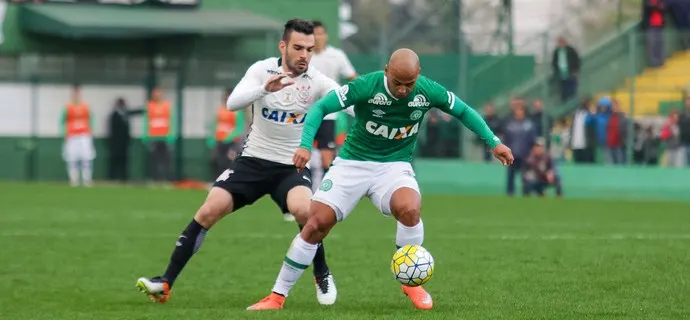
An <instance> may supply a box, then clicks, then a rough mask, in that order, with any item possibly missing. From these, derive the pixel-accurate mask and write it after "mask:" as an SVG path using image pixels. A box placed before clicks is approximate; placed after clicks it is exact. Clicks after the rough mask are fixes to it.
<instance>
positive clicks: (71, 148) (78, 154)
mask: <svg viewBox="0 0 690 320" xmlns="http://www.w3.org/2000/svg"><path fill="white" fill-rule="evenodd" d="M62 158H63V159H64V160H65V161H67V162H73V161H92V160H93V159H95V158H96V150H95V149H94V147H93V138H92V137H91V136H90V135H81V136H74V137H69V138H67V139H65V142H64V144H63V145H62Z"/></svg>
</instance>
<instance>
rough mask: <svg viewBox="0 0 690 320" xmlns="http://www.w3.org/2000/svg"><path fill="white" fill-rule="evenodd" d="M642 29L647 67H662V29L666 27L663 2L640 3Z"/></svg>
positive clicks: (664, 58)
mask: <svg viewBox="0 0 690 320" xmlns="http://www.w3.org/2000/svg"><path fill="white" fill-rule="evenodd" d="M642 6H643V7H642V28H643V29H644V30H645V41H646V43H647V54H648V55H649V65H650V66H652V67H661V66H663V65H664V60H666V56H665V54H664V27H665V26H666V17H665V13H666V3H665V0H644V1H643V2H642Z"/></svg>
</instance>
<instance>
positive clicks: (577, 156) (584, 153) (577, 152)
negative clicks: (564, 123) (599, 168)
mask: <svg viewBox="0 0 690 320" xmlns="http://www.w3.org/2000/svg"><path fill="white" fill-rule="evenodd" d="M573 161H575V163H594V150H592V149H591V148H585V149H574V150H573Z"/></svg>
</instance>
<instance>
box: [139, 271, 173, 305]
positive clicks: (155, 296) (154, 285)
mask: <svg viewBox="0 0 690 320" xmlns="http://www.w3.org/2000/svg"><path fill="white" fill-rule="evenodd" d="M137 288H138V289H139V291H141V292H143V293H146V295H147V296H148V297H149V299H150V300H151V301H153V302H159V303H166V302H167V301H168V299H169V298H170V285H169V284H168V282H167V281H165V280H164V279H163V278H161V277H155V278H151V279H147V278H139V279H138V280H137Z"/></svg>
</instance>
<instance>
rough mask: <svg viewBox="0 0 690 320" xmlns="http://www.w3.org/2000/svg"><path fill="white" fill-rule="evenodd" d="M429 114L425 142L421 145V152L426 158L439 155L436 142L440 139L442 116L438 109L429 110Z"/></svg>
mask: <svg viewBox="0 0 690 320" xmlns="http://www.w3.org/2000/svg"><path fill="white" fill-rule="evenodd" d="M427 115H428V116H427V120H426V130H425V137H424V143H423V144H422V145H421V148H420V154H421V156H422V157H425V158H436V157H438V154H437V150H436V144H437V142H438V141H439V126H440V123H439V122H440V118H441V116H440V115H439V113H438V112H437V111H436V109H432V110H429V112H428V113H427Z"/></svg>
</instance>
